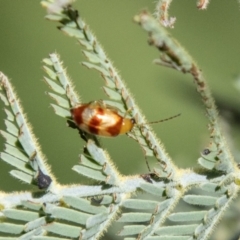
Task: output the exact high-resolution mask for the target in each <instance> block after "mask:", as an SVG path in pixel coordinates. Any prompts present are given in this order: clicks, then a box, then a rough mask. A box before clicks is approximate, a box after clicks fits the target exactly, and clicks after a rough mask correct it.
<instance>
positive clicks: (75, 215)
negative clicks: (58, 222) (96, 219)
mask: <svg viewBox="0 0 240 240" xmlns="http://www.w3.org/2000/svg"><path fill="white" fill-rule="evenodd" d="M50 213H51V215H52V217H54V218H59V219H64V220H67V221H71V222H75V223H78V224H82V225H85V224H86V221H87V219H88V218H89V217H91V215H90V214H87V213H82V212H78V211H75V210H72V209H69V208H64V207H53V208H52V209H51V211H50Z"/></svg>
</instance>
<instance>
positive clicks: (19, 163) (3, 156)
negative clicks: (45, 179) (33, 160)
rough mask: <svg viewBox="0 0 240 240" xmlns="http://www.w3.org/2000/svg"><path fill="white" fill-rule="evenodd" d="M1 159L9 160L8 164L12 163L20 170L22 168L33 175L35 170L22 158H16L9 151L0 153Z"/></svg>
mask: <svg viewBox="0 0 240 240" xmlns="http://www.w3.org/2000/svg"><path fill="white" fill-rule="evenodd" d="M0 157H1V159H2V160H3V161H5V162H7V163H8V164H11V165H12V166H14V167H16V168H17V169H19V170H22V171H23V172H25V173H28V174H30V175H33V174H34V172H33V170H31V169H30V168H28V167H27V164H26V163H25V162H23V161H21V160H19V159H18V158H15V157H13V156H11V155H9V154H7V153H3V152H2V153H1V155H0Z"/></svg>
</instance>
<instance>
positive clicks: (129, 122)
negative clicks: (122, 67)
mask: <svg viewBox="0 0 240 240" xmlns="http://www.w3.org/2000/svg"><path fill="white" fill-rule="evenodd" d="M70 111H71V115H72V119H73V121H74V123H75V124H76V126H77V127H78V128H79V129H81V130H83V131H85V132H87V133H90V134H94V135H99V136H104V137H116V136H118V135H120V134H125V133H129V132H131V131H132V129H133V127H134V126H135V125H137V123H136V121H135V119H134V118H126V117H125V116H121V115H120V114H119V110H118V109H117V108H114V107H112V106H110V105H107V104H104V102H102V101H93V102H89V103H83V104H79V105H77V106H75V107H74V108H72V109H71V110H70ZM125 115H126V114H125ZM179 115H180V114H177V115H175V116H172V117H170V118H166V119H162V120H158V121H155V122H148V123H144V125H145V124H153V123H159V122H164V121H168V120H170V119H172V118H175V117H178V116H179ZM139 126H142V125H139Z"/></svg>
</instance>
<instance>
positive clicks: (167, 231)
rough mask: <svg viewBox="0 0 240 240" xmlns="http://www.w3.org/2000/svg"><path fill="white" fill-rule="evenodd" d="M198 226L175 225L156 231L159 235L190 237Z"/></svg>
mask: <svg viewBox="0 0 240 240" xmlns="http://www.w3.org/2000/svg"><path fill="white" fill-rule="evenodd" d="M197 226H198V225H197V224H192V225H174V226H167V227H160V228H159V229H157V230H156V231H155V234H157V235H176V236H177V235H186V234H188V235H190V234H193V232H194V230H195V228H196V227H197Z"/></svg>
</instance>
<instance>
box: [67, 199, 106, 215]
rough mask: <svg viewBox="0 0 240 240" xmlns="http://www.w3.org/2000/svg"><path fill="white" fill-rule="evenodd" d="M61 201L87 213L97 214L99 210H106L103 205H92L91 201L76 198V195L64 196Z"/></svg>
mask: <svg viewBox="0 0 240 240" xmlns="http://www.w3.org/2000/svg"><path fill="white" fill-rule="evenodd" d="M63 201H64V202H65V203H66V204H67V205H69V206H71V207H73V208H75V209H78V210H80V211H83V212H87V213H92V214H97V213H101V212H107V208H106V207H104V206H99V207H98V206H93V205H91V203H90V202H89V201H88V200H86V199H83V198H78V197H73V196H64V197H63Z"/></svg>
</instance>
